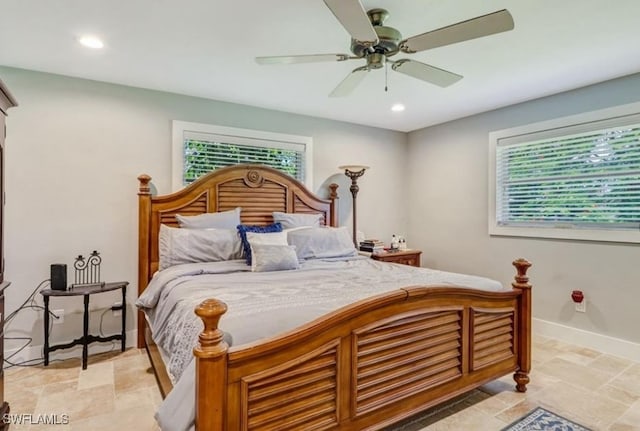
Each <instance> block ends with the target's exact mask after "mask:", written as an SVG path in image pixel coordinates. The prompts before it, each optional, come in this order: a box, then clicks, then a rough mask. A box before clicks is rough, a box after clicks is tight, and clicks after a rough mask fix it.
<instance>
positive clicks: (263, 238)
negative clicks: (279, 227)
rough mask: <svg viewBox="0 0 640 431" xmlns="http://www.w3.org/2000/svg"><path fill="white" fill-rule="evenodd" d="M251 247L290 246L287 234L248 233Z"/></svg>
mask: <svg viewBox="0 0 640 431" xmlns="http://www.w3.org/2000/svg"><path fill="white" fill-rule="evenodd" d="M247 241H249V245H254V244H268V245H289V244H288V243H287V232H247Z"/></svg>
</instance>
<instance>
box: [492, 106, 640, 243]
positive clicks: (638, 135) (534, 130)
mask: <svg viewBox="0 0 640 431" xmlns="http://www.w3.org/2000/svg"><path fill="white" fill-rule="evenodd" d="M489 165H490V173H489V177H490V185H489V194H490V202H489V208H490V214H489V233H490V234H493V235H515V236H532V237H542V238H566V239H582V240H595V241H616V242H640V104H632V105H625V106H622V107H617V108H613V109H608V110H602V111H597V112H592V113H588V114H581V115H578V116H573V117H567V118H563V119H558V120H553V121H549V122H544V123H538V124H532V125H528V126H523V127H518V128H514V129H509V130H501V131H498V132H492V133H491V134H490V163H489Z"/></svg>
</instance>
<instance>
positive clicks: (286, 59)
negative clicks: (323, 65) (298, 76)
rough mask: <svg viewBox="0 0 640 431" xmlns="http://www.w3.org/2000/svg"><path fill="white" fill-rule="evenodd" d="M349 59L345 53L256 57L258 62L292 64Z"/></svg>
mask: <svg viewBox="0 0 640 431" xmlns="http://www.w3.org/2000/svg"><path fill="white" fill-rule="evenodd" d="M345 60H349V56H348V55H347V54H312V55H280V56H275V57H256V63H258V64H294V63H317V62H321V61H345Z"/></svg>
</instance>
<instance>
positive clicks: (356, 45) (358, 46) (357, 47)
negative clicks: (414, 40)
mask: <svg viewBox="0 0 640 431" xmlns="http://www.w3.org/2000/svg"><path fill="white" fill-rule="evenodd" d="M367 15H368V16H369V20H370V21H371V24H373V29H374V30H375V32H376V34H377V35H378V43H377V44H376V45H374V46H372V47H371V48H369V44H366V43H362V42H360V41H357V40H355V39H351V52H353V54H354V55H355V56H357V57H366V56H367V55H368V54H371V53H376V54H384V55H386V56H391V55H394V54H396V53H397V52H398V45H399V44H400V41H401V40H402V34H400V32H399V31H398V30H396V29H395V28H393V27H386V26H384V25H382V23H383V22H384V20H385V19H386V18H387V17H388V16H389V12H387V11H386V10H385V9H371V10H370V11H368V12H367Z"/></svg>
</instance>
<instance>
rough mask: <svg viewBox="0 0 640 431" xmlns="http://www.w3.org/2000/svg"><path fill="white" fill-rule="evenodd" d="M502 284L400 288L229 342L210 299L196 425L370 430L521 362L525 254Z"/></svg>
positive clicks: (215, 430)
mask: <svg viewBox="0 0 640 431" xmlns="http://www.w3.org/2000/svg"><path fill="white" fill-rule="evenodd" d="M513 264H514V265H515V266H516V268H517V275H516V277H515V282H514V283H513V284H512V286H513V290H511V291H508V292H500V293H495V292H485V291H480V290H473V289H466V288H451V287H445V286H429V287H410V288H404V289H399V290H397V291H394V292H392V293H388V294H384V295H379V296H376V297H373V298H370V299H367V300H364V301H361V302H357V303H355V304H352V305H350V306H348V307H344V308H342V309H340V310H338V311H336V312H334V313H332V314H329V315H327V316H325V317H324V318H322V319H318V320H316V321H314V322H311V323H309V324H308V325H306V326H304V327H302V328H298V329H297V330H295V331H292V332H290V333H287V334H284V335H282V336H279V337H277V338H273V339H270V340H267V341H264V342H260V343H254V344H249V345H243V346H239V347H237V348H236V347H233V348H229V347H228V346H227V345H226V344H225V343H224V341H223V339H222V333H221V331H220V330H218V322H219V320H220V318H221V316H222V315H223V314H224V313H225V311H226V305H225V304H223V303H222V302H220V301H218V300H215V299H210V300H207V301H205V302H204V303H202V304H201V305H200V306H199V307H198V308H197V309H196V314H198V316H200V318H202V320H203V322H204V326H205V329H204V331H203V332H202V334H201V335H200V343H199V345H198V347H196V348H195V349H194V354H195V357H196V379H197V380H196V429H197V430H200V431H223V430H228V431H240V430H242V431H245V430H252V431H253V430H305V431H308V430H324V429H344V430H362V429H367V430H369V429H370V430H373V429H380V428H382V427H384V426H387V425H389V424H392V423H394V422H397V421H398V420H401V419H403V418H405V417H408V416H410V415H413V414H415V413H418V412H420V411H421V410H424V409H426V408H428V407H430V406H433V405H435V404H438V403H441V402H443V401H446V400H448V399H451V398H453V397H455V396H457V395H459V394H461V393H463V392H466V391H469V390H471V389H473V388H476V387H478V386H480V385H482V384H484V383H486V382H488V381H490V380H493V379H496V378H498V377H501V376H503V375H506V374H508V373H511V372H514V379H515V380H516V383H517V386H516V388H517V390H518V391H521V392H524V391H526V385H527V383H528V382H529V377H528V374H529V370H530V365H531V285H530V284H529V282H528V281H529V280H528V278H527V276H526V271H527V269H528V268H529V266H530V263H529V262H527V261H526V260H524V259H519V260H516V261H515V262H513Z"/></svg>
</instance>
